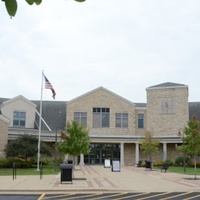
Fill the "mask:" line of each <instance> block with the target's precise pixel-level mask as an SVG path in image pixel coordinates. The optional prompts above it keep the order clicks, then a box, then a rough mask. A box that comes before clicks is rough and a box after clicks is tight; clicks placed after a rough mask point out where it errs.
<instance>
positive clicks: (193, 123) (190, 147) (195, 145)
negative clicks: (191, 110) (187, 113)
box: [177, 116, 200, 179]
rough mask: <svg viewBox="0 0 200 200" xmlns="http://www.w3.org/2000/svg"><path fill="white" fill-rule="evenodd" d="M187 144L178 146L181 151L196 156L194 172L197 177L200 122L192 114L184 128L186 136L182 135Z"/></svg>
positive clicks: (199, 151)
mask: <svg viewBox="0 0 200 200" xmlns="http://www.w3.org/2000/svg"><path fill="white" fill-rule="evenodd" d="M182 140H183V143H184V144H185V145H182V146H179V147H177V149H178V150H180V151H181V152H185V153H187V154H188V155H190V156H193V158H194V174H195V179H196V178H197V173H196V163H197V156H199V155H200V122H199V121H198V120H197V117H196V116H192V117H191V119H190V120H189V121H188V123H187V127H185V129H184V136H183V137H182Z"/></svg>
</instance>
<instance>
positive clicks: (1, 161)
mask: <svg viewBox="0 0 200 200" xmlns="http://www.w3.org/2000/svg"><path fill="white" fill-rule="evenodd" d="M7 167H9V160H8V159H6V158H1V159H0V168H7Z"/></svg>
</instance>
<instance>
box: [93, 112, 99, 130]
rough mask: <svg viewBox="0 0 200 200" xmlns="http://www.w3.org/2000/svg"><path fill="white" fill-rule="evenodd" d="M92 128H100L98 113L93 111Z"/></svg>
mask: <svg viewBox="0 0 200 200" xmlns="http://www.w3.org/2000/svg"><path fill="white" fill-rule="evenodd" d="M93 128H100V114H99V113H93Z"/></svg>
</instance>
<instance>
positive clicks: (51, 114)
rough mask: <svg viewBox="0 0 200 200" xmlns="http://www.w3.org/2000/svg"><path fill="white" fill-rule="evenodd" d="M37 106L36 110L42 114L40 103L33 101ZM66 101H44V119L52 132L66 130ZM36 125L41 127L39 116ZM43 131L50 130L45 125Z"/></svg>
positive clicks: (42, 127)
mask: <svg viewBox="0 0 200 200" xmlns="http://www.w3.org/2000/svg"><path fill="white" fill-rule="evenodd" d="M32 102H33V103H35V104H36V105H37V107H36V109H37V111H38V112H40V101H32ZM66 103H67V102H66V101H43V102H42V117H43V119H44V120H45V122H46V123H47V125H48V126H49V127H50V128H51V130H52V131H56V130H64V129H65V124H66ZM36 125H37V127H36V128H38V127H39V116H38V115H36ZM41 129H42V130H48V128H47V127H46V126H45V124H44V123H42V126H41Z"/></svg>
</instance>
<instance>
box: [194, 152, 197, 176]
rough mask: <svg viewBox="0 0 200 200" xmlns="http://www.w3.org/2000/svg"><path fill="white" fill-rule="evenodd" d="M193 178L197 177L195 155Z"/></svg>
mask: <svg viewBox="0 0 200 200" xmlns="http://www.w3.org/2000/svg"><path fill="white" fill-rule="evenodd" d="M194 179H197V156H196V155H195V156H194Z"/></svg>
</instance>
